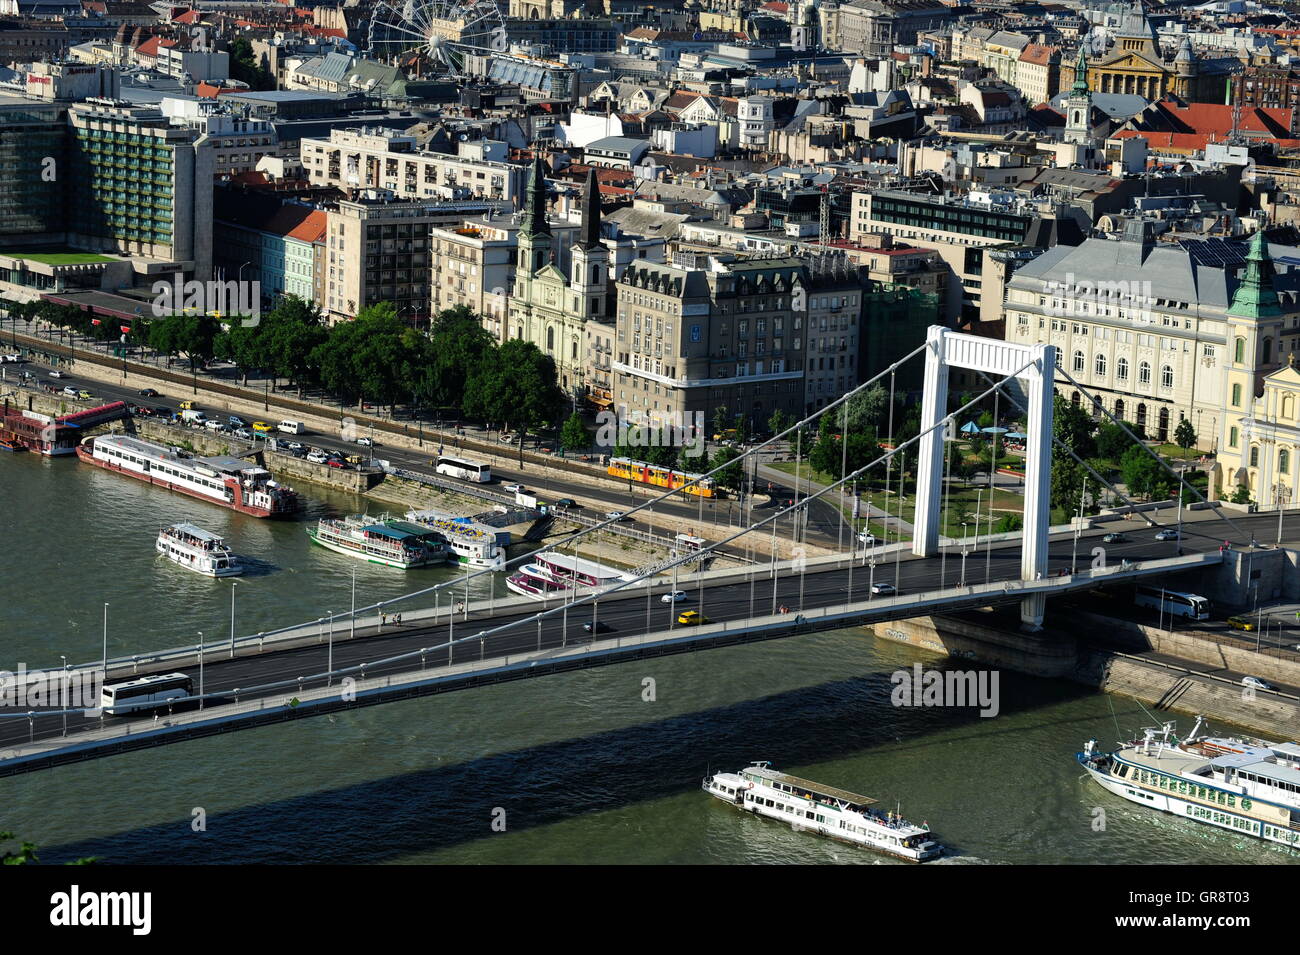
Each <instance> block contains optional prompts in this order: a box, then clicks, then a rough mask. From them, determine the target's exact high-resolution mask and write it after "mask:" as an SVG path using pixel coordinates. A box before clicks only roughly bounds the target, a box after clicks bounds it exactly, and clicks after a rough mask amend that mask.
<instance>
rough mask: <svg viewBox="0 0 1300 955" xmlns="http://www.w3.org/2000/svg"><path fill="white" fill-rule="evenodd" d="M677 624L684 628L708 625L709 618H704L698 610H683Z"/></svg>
mask: <svg viewBox="0 0 1300 955" xmlns="http://www.w3.org/2000/svg"><path fill="white" fill-rule="evenodd" d="M677 622H678V623H680V624H681V625H682V626H684V627H693V626H698V625H699V624H702V623H708V622H709V618H708V617H706V616H704V614H702V613H700V612H699V611H698V610H683V611H682V612H681V613H679V614H678V615H677Z"/></svg>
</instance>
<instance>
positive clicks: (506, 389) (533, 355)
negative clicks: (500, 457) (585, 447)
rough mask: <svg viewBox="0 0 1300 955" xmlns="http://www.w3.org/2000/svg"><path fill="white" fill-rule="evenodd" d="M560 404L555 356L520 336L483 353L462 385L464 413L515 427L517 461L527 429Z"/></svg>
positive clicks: (550, 417)
mask: <svg viewBox="0 0 1300 955" xmlns="http://www.w3.org/2000/svg"><path fill="white" fill-rule="evenodd" d="M563 404H564V395H563V394H562V393H561V391H560V388H559V385H558V384H556V374H555V362H554V360H553V359H552V358H551V357H550V356H549V355H546V354H544V353H543V352H542V351H541V350H540V349H539V348H538V347H537V346H536V345H534V344H533V343H532V342H529V341H526V340H524V339H522V338H512V339H510V340H509V341H507V342H505V343H504V344H503V345H501V346H500V347H498V348H494V349H492V350H490V351H489V352H487V353H486V354H484V355H483V357H482V358H481V359H480V360H479V362H478V364H477V365H476V366H475V367H474V370H473V372H472V374H471V375H470V377H469V380H468V381H467V382H466V386H465V398H464V411H465V413H466V414H468V415H470V416H472V417H476V418H481V419H482V420H483V421H486V422H488V423H490V424H501V425H502V426H510V425H514V426H515V427H516V428H517V429H518V431H519V459H520V463H522V462H523V455H524V446H523V442H524V435H525V434H526V433H527V432H528V429H529V428H532V427H535V426H537V425H539V424H542V423H543V422H549V421H553V420H554V419H555V416H556V414H557V413H558V412H559V410H560V408H561V407H562V406H563Z"/></svg>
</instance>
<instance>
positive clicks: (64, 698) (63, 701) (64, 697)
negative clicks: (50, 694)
mask: <svg viewBox="0 0 1300 955" xmlns="http://www.w3.org/2000/svg"><path fill="white" fill-rule="evenodd" d="M59 659H60V660H62V661H63V688H62V691H61V698H60V700H59V709H61V710H62V711H63V735H64V736H67V735H68V658H67V657H66V656H64V655H63V654H62V653H60V654H59Z"/></svg>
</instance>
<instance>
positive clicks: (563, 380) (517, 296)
mask: <svg viewBox="0 0 1300 955" xmlns="http://www.w3.org/2000/svg"><path fill="white" fill-rule="evenodd" d="M582 202H583V206H582V228H581V229H580V230H579V233H578V240H577V242H575V243H574V245H573V247H572V249H571V250H570V256H569V260H570V268H569V271H570V274H568V275H565V274H564V271H563V270H562V269H561V268H560V267H559V266H558V265H556V263H555V258H556V256H555V251H556V250H555V237H554V236H553V235H552V234H551V227H550V224H549V223H548V222H547V221H546V179H545V176H544V175H543V173H542V161H541V159H540V158H537V159H534V160H533V168H532V174H531V177H530V179H529V182H528V194H527V198H526V199H525V203H524V218H523V224H522V225H521V226H520V229H519V240H518V242H519V245H518V252H517V255H516V259H515V284H514V289H513V291H512V293H511V299H510V310H509V333H510V337H511V338H524V339H527V340H528V341H530V342H532V343H533V344H534V345H536V346H537V347H538V348H540V349H541V350H542V351H544V352H545V353H546V354H548V355H550V356H551V357H552V358H553V359H554V360H555V369H556V372H557V373H558V375H559V383H560V387H561V388H562V389H563V390H564V392H565V393H566V394H568V395H574V396H576V395H581V394H582V392H583V390H584V384H585V382H584V378H585V374H584V370H583V369H584V367H585V361H586V356H585V355H584V348H583V342H584V340H585V337H586V336H585V331H584V327H585V325H586V323H587V321H588V319H594V320H597V321H599V320H603V319H609V317H608V316H606V314H605V310H606V305H605V294H606V290H607V284H608V282H609V250H608V249H607V248H605V246H604V245H603V244H602V243H601V241H600V194H599V191H598V188H597V185H596V173H595V171H594V170H592V171H591V172H589V173H588V174H587V187H586V193H585V195H584V196H583V200H582Z"/></svg>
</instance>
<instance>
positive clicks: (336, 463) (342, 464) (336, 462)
mask: <svg viewBox="0 0 1300 955" xmlns="http://www.w3.org/2000/svg"><path fill="white" fill-rule="evenodd" d="M329 466H330V467H332V468H345V469H346V468H347V466H348V463H347V462H346V461H343V460H341V459H339V458H330V459H329Z"/></svg>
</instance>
